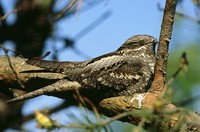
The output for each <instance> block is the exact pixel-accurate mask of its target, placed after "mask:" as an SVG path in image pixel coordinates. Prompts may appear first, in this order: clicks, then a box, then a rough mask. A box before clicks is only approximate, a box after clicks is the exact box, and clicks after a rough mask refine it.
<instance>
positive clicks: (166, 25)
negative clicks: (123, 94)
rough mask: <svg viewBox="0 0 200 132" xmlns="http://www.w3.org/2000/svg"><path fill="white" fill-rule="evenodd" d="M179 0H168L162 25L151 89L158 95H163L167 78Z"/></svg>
mask: <svg viewBox="0 0 200 132" xmlns="http://www.w3.org/2000/svg"><path fill="white" fill-rule="evenodd" d="M176 4H177V0H166V5H165V10H164V16H163V22H162V26H161V33H160V39H159V44H158V53H157V58H156V66H155V74H154V80H153V82H152V85H151V89H150V91H151V92H152V93H155V94H156V95H157V96H161V95H162V91H163V89H164V85H165V79H166V67H167V58H168V49H169V48H168V47H169V42H170V39H171V35H172V29H173V22H174V15H175V11H176Z"/></svg>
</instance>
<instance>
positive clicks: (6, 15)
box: [0, 8, 19, 21]
mask: <svg viewBox="0 0 200 132" xmlns="http://www.w3.org/2000/svg"><path fill="white" fill-rule="evenodd" d="M18 11H19V8H16V9H14V10H12V11H11V12H8V13H7V14H5V15H3V16H1V17H0V21H3V20H5V19H6V18H7V17H8V16H9V15H11V14H12V13H16V12H18Z"/></svg>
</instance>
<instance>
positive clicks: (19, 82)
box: [0, 44, 24, 88]
mask: <svg viewBox="0 0 200 132" xmlns="http://www.w3.org/2000/svg"><path fill="white" fill-rule="evenodd" d="M0 48H2V49H3V51H4V52H5V54H6V57H7V59H8V63H9V66H10V68H11V70H12V72H13V74H14V76H15V78H16V80H17V82H18V84H19V85H20V87H21V88H24V85H23V84H22V83H21V81H20V79H19V77H18V75H17V72H16V71H15V69H14V68H13V65H12V62H11V60H10V57H9V55H8V51H9V50H8V49H6V48H5V47H4V46H3V45H2V44H0Z"/></svg>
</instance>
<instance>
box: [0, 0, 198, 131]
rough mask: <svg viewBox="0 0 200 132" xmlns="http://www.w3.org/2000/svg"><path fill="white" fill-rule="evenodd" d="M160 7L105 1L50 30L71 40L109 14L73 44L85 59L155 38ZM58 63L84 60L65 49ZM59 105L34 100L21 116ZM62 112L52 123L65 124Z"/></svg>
mask: <svg viewBox="0 0 200 132" xmlns="http://www.w3.org/2000/svg"><path fill="white" fill-rule="evenodd" d="M63 1H64V0H63ZM2 2H3V3H4V4H5V6H6V5H9V6H10V5H12V0H2ZM61 3H62V1H61V2H60V5H59V3H58V4H57V8H59V7H60V6H62V4H61ZM164 3H165V1H163V0H126V1H116V0H105V2H102V3H101V4H99V5H98V6H96V7H95V8H92V9H91V10H89V11H86V12H83V13H81V12H80V13H77V14H76V15H75V16H72V17H70V19H64V20H62V21H60V22H58V23H57V24H56V25H55V27H54V30H55V33H54V35H56V36H63V37H65V36H68V37H71V38H72V39H73V38H74V37H75V36H76V34H78V33H79V32H80V31H81V30H82V29H83V28H84V27H86V26H88V25H89V24H90V23H92V22H93V21H95V20H96V19H97V18H98V17H99V16H101V14H103V13H104V12H106V11H108V10H109V11H111V12H112V15H111V16H110V17H109V18H108V19H106V20H105V21H104V22H103V23H101V24H100V25H99V26H98V27H96V28H95V29H94V30H92V31H91V32H89V33H88V34H86V35H85V36H84V37H82V38H80V39H79V40H78V41H76V47H77V48H78V49H79V50H81V51H83V52H84V53H87V55H89V56H91V57H96V56H99V55H102V54H105V53H108V52H111V51H113V50H115V49H117V48H118V47H119V46H120V45H121V44H122V43H123V42H124V41H125V40H126V39H128V38H129V37H131V36H132V35H136V34H149V35H152V36H154V37H156V38H159V33H160V28H161V22H162V16H163V12H162V11H159V10H158V8H157V4H160V5H161V7H163V8H164ZM9 6H8V7H7V8H6V9H7V11H10V10H11V9H12V8H9ZM182 6H183V8H182V7H179V9H181V11H182V12H184V13H186V14H189V15H191V16H194V12H193V10H194V9H193V5H192V3H191V2H190V1H188V0H185V2H184V3H183V5H182ZM13 20H14V15H10V16H9V17H8V21H9V22H10V23H12V21H13ZM182 26H184V27H186V29H190V30H192V29H193V28H197V27H198V26H197V25H194V24H193V23H191V22H188V21H187V20H186V21H185V23H184V24H183V25H182ZM190 30H189V31H188V30H187V31H183V32H181V34H179V37H182V36H183V37H184V36H187V35H190V34H191V32H190ZM175 32H176V31H175ZM194 36H195V35H194ZM172 38H173V37H172ZM173 39H174V38H173ZM175 40H176V39H175ZM53 43H54V42H53V41H52V40H50V39H49V40H48V41H47V45H46V49H45V51H44V52H46V51H53V50H54V49H53V48H52V44H53ZM11 45H12V44H10V43H7V45H6V46H7V47H8V48H12V46H11ZM56 45H57V46H58V47H62V45H63V43H62V42H57V43H56ZM0 54H3V52H2V51H0ZM47 59H48V58H47ZM59 59H60V60H62V61H64V60H69V61H81V60H84V58H82V57H80V56H79V55H77V54H75V53H74V52H73V50H71V49H66V50H65V51H64V52H62V53H61V55H60V56H59ZM38 102H39V103H38ZM59 102H61V100H60V99H57V98H54V97H46V96H45V97H44V96H42V97H38V98H35V99H32V100H30V101H27V103H26V104H25V106H24V109H23V112H24V114H28V113H31V112H33V111H34V110H35V109H41V108H44V107H49V106H55V105H57V104H58V103H59ZM69 111H74V108H73V109H69ZM65 112H66V111H65ZM65 112H61V113H60V114H57V115H56V114H53V117H54V118H55V119H56V118H57V119H60V117H62V119H63V120H62V121H63V122H65V121H66V118H65V116H66V114H65ZM34 125H36V124H35V123H28V124H27V125H25V127H26V128H28V127H30V126H31V127H32V128H35V126H34Z"/></svg>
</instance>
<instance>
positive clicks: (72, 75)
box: [26, 35, 157, 98]
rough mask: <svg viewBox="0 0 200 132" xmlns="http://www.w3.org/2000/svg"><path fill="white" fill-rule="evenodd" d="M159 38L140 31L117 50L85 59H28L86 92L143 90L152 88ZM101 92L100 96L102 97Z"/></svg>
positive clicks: (107, 93)
mask: <svg viewBox="0 0 200 132" xmlns="http://www.w3.org/2000/svg"><path fill="white" fill-rule="evenodd" d="M156 43H157V41H156V39H155V38H154V37H152V36H149V35H136V36H133V37H131V38H129V39H128V40H126V41H125V42H124V44H123V45H122V46H121V47H119V48H118V49H117V50H116V51H114V52H111V53H108V54H105V55H102V56H99V57H97V58H94V59H91V60H87V61H83V62H69V61H66V62H56V61H45V60H37V59H36V60H34V59H31V60H27V61H26V63H28V64H30V65H35V66H38V67H42V68H44V69H47V70H49V71H52V72H58V73H62V74H64V75H65V78H66V79H67V80H69V81H73V82H74V81H75V82H77V83H79V84H80V89H79V90H80V91H81V93H83V94H85V95H86V96H91V97H98V98H107V97H113V96H121V95H132V94H134V93H142V92H145V91H147V90H148V89H149V88H150V84H151V81H152V78H153V74H154V66H155V45H156ZM99 96H100V97H99Z"/></svg>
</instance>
